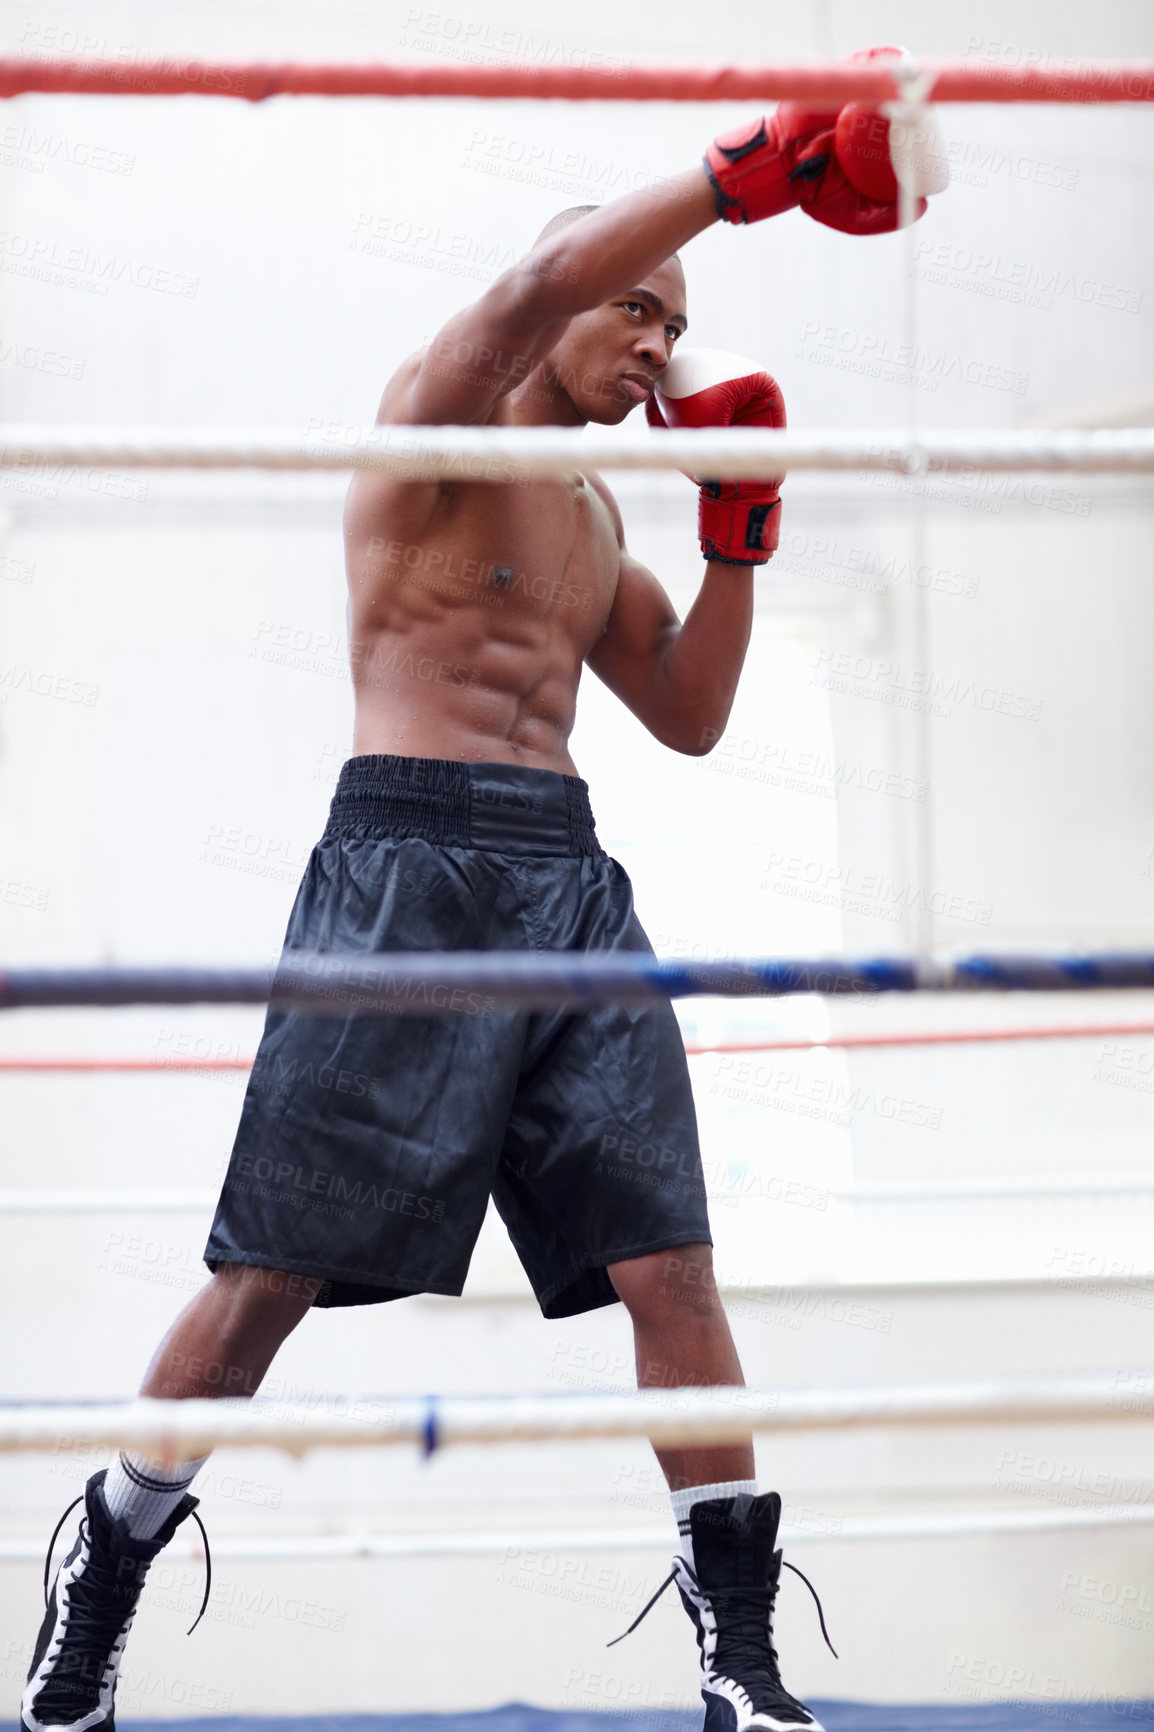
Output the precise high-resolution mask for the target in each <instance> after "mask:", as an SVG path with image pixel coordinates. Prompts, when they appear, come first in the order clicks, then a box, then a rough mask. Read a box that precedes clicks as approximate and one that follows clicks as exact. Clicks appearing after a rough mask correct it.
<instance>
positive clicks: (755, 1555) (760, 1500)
mask: <svg viewBox="0 0 1154 1732" xmlns="http://www.w3.org/2000/svg"><path fill="white" fill-rule="evenodd" d="M780 1520H781V1499H780V1497H778V1495H777V1493H776V1492H766V1493H764V1494H763V1495H762V1496H761V1497H751V1496H749V1494H748V1493H745V1494H742V1495H740V1496H738V1497H721V1498H710V1499H706V1500H705V1501H704V1502H702V1503H695V1504H694V1505H693V1506H692V1507H691V1509H690V1511H689V1531H690V1536H691V1538H692V1541H693V1565H692V1567H690V1565H689V1564H688V1563H687V1562H686V1560H685V1559H684V1558H682V1557H676V1558H674V1560H673V1569H672V1572H671V1574H670V1575H668V1576H667V1577H666V1579H665V1581H664V1582H663V1583H662V1585H661V1587H660V1588H658V1590H657V1592H656V1594H654V1596H653V1598H652V1599H651V1600H650V1602H649V1605H648V1606H646V1607H645V1609H644V1610H643V1611H642V1612H641V1614H640V1616H639V1617H637V1618H635V1619H634V1621H633V1623H632V1624H631V1625H630V1626H629V1629H628V1630H626V1632H625V1634H626V1635H627V1636H628V1635H629V1634H631V1632H632V1631H633V1630H635V1629H636V1628H637V1626H638V1624H639V1623H640V1622H641V1619H642V1618H644V1617H645V1616H646V1614H647V1613H648V1612H649V1610H650V1608H651V1607H652V1606H654V1605H655V1604H656V1603H657V1601H658V1600H659V1599H660V1598H661V1595H662V1594H663V1593H664V1592H665V1590H666V1588H667V1587H668V1586H669V1584H670V1583H671V1582H676V1583H677V1591H678V1593H679V1594H680V1595H681V1599H682V1604H683V1605H684V1607H685V1609H686V1611H687V1612H688V1613H689V1616H690V1617H691V1618H692V1620H693V1627H694V1629H695V1630H696V1631H697V1646H698V1649H699V1651H700V1654H701V1695H702V1700H703V1701H704V1703H705V1724H704V1727H703V1729H702V1732H823V1729H822V1726H821V1723H820V1722H819V1721H818V1720H817V1718H816V1717H815V1716H814V1715H813V1714H811V1713H810V1711H809V1709H808V1708H807V1707H805V1706H804V1704H803V1703H801V1702H799V1701H798V1700H797V1697H796V1696H791V1695H790V1693H789V1691H788V1690H787V1689H786V1687H785V1685H784V1684H783V1683H782V1681H781V1670H780V1667H779V1665H778V1659H777V1650H776V1649H775V1647H774V1645H773V1603H774V1600H775V1599H776V1598H777V1589H778V1583H779V1582H780V1580H781V1571H782V1568H783V1559H782V1555H781V1553H780V1552H779V1551H777V1550H775V1547H776V1545H777V1528H778V1523H779V1522H780ZM784 1568H785V1569H787V1570H793V1572H794V1574H795V1575H798V1576H801V1579H802V1581H803V1582H805V1585H806V1587H807V1588H809V1591H810V1593H811V1594H813V1597H814V1601H815V1603H816V1605H817V1613H818V1617H819V1619H820V1620H821V1633H822V1635H823V1636H824V1637H825V1641H826V1646H827V1647H828V1648H829V1651H830V1653H831V1654H833V1655H834V1657H835V1658H836V1655H837V1650H836V1649H835V1648H834V1645H833V1643H832V1642H831V1641H830V1639H829V1635H828V1634H827V1632H826V1627H825V1618H824V1616H823V1614H822V1609H821V1601H820V1600H818V1597H817V1594H816V1593H814V1589H813V1585H812V1583H811V1582H810V1581H809V1579H808V1578H807V1577H806V1576H802V1574H801V1571H800V1570H799V1569H797V1567H796V1566H795V1565H794V1564H784ZM622 1639H623V1638H622V1637H620V1636H618V1637H617V1641H618V1642H619V1641H621V1640H622ZM614 1645H615V1644H614V1643H613V1642H610V1644H609V1646H610V1647H613V1646H614Z"/></svg>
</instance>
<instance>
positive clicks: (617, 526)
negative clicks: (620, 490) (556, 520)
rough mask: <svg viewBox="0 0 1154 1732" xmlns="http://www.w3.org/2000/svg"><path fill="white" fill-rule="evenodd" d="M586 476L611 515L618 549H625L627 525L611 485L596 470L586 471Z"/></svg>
mask: <svg viewBox="0 0 1154 1732" xmlns="http://www.w3.org/2000/svg"><path fill="white" fill-rule="evenodd" d="M584 474H585V479H586V481H587V482H588V483H589V486H590V487H591V488H592V489H593V491H594V493H596V495H597V497H598V499H600V500H601V501H602V503H603V504H604V506H605V509H606V510H607V511H608V513H609V516H610V518H611V520H612V523H613V529H614V533H615V534H616V536H617V545H618V547H624V546H625V524H624V522H623V520H622V517H621V507H620V506H619V505H618V503H617V501H616V499H614V497H613V492H612V489H611V488H610V486H609V483H608V482H607V481H606V479H605V477H604V476H603V475H600V474H599V473H598V472H597V470H596V469H586V470H585V471H584Z"/></svg>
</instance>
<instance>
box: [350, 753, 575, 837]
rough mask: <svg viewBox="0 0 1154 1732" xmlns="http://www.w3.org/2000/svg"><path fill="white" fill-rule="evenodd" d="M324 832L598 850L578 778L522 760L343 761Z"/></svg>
mask: <svg viewBox="0 0 1154 1732" xmlns="http://www.w3.org/2000/svg"><path fill="white" fill-rule="evenodd" d="M325 835H326V836H327V837H342V836H344V837H352V838H360V839H366V838H377V837H379V838H381V839H382V840H383V839H384V838H386V837H387V838H392V839H394V840H398V841H400V840H404V839H406V838H408V837H420V838H421V839H422V840H424V841H426V842H433V843H436V844H438V845H439V846H440V847H443V848H482V849H487V850H490V851H491V852H494V853H499V854H600V853H601V852H602V850H601V847H600V844H599V843H598V841H597V834H596V830H595V828H594V824H593V813H592V811H591V810H590V806H589V788H588V785H587V784H586V783H585V782H583V781H582V780H581V778H580V777H579V776H562V775H560V774H559V773H558V772H557V771H556V770H530V769H526V768H525V767H524V766H522V765H521V764H459V763H457V762H455V761H454V760H452V759H448V758H401V757H395V756H393V755H392V754H391V753H375V754H373V755H371V756H366V757H360V758H349V759H348V761H347V762H346V763H345V764H344V765H343V767H342V769H341V773H340V778H339V780H338V782H337V790H336V793H335V794H334V795H333V803H332V806H331V807H330V809H329V819H328V824H327V825H326V827H325Z"/></svg>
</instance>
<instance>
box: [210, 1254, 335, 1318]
mask: <svg viewBox="0 0 1154 1732" xmlns="http://www.w3.org/2000/svg"><path fill="white" fill-rule="evenodd" d="M322 1285H323V1282H322V1280H321V1278H320V1276H317V1275H298V1274H294V1273H293V1272H292V1271H291V1270H288V1269H262V1268H258V1267H257V1266H256V1265H254V1264H251V1263H221V1264H220V1265H218V1267H217V1270H216V1273H215V1275H214V1276H213V1280H212V1286H213V1288H214V1289H215V1290H216V1292H217V1293H219V1295H220V1297H221V1299H222V1300H223V1301H224V1303H225V1305H226V1306H227V1310H228V1315H229V1317H230V1319H235V1321H236V1323H238V1324H240V1325H241V1326H242V1327H243V1325H244V1324H247V1323H265V1324H268V1323H273V1322H274V1321H277V1320H283V1321H284V1322H285V1323H286V1324H287V1327H288V1328H290V1329H291V1328H292V1327H293V1324H295V1323H297V1322H298V1321H299V1320H300V1318H301V1317H302V1316H303V1315H304V1313H305V1312H306V1311H307V1310H308V1309H309V1307H310V1306H311V1305H312V1303H313V1301H314V1300H315V1299H316V1297H317V1294H318V1293H319V1292H320V1290H321V1287H322Z"/></svg>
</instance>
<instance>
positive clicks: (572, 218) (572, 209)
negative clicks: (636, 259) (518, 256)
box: [533, 204, 681, 264]
mask: <svg viewBox="0 0 1154 1732" xmlns="http://www.w3.org/2000/svg"><path fill="white" fill-rule="evenodd" d="M600 209H601V206H600V205H599V204H574V205H570V206H569V209H568V210H559V211H558V212H557V215H556V216H553V217H550V218H549V221H548V222H547V223H546V224H545V227H544V228H543V229H542V230H541V233H540V234H539V235H538V236H537V239H536V240H535V241H534V242H533V245H534V246H535V247H539V246H540V245H541V242H542V241H547V240H548V239H549V236H550V235H555V234H556V233H557V232H558V230H560V229H567V228H568V227H569V224H570V223H575V222H579V221H580V219H581V218H582V217H584V216H589V215H590V214H591V213H592V212H593V211H595V210H600ZM669 256H670V258H671V259H676V260H677V262H678V264H680V263H681V254H680V253H670V255H669Z"/></svg>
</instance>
